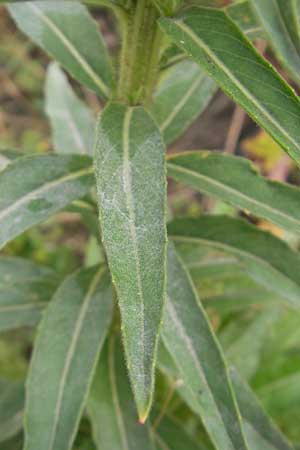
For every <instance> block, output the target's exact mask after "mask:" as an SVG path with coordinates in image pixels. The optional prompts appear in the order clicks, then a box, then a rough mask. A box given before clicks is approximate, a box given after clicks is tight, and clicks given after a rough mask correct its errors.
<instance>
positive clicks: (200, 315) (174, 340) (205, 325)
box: [162, 245, 248, 450]
mask: <svg viewBox="0 0 300 450" xmlns="http://www.w3.org/2000/svg"><path fill="white" fill-rule="evenodd" d="M167 271H168V272H167V273H168V276H167V280H168V285H167V286H168V287H167V304H166V308H165V313H164V320H163V328H162V339H163V342H164V345H165V346H166V348H167V349H168V351H169V353H170V354H171V355H172V357H173V359H174V361H175V362H176V365H177V367H178V368H179V369H180V373H181V376H182V380H183V383H184V385H185V386H186V389H187V390H188V391H189V393H190V395H191V396H192V397H193V402H194V403H195V405H197V410H198V411H199V412H200V416H201V420H202V423H203V425H204V426H205V428H206V430H207V432H208V434H209V436H210V438H211V440H212V442H213V443H214V445H215V447H216V449H218V450H227V449H228V450H229V449H230V450H232V449H237V450H242V449H245V450H246V449H247V448H248V447H247V445H246V442H245V439H244V436H243V430H242V424H241V421H240V416H239V411H238V409H237V406H236V402H235V399H234V396H233V392H232V388H231V384H230V380H229V375H228V373H227V368H226V363H225V360H224V356H223V354H222V351H221V348H220V346H219V344H218V342H217V339H216V337H215V335H214V332H213V330H212V328H211V326H210V324H209V321H208V318H207V316H206V314H205V311H204V309H203V307H202V305H201V303H200V301H199V299H198V297H197V294H196V291H195V289H194V288H193V285H192V281H191V279H190V277H189V275H188V273H187V272H186V271H185V269H184V268H183V265H182V263H181V261H180V260H179V259H178V256H177V255H176V251H175V249H174V247H173V246H172V245H170V246H169V250H168V259H167Z"/></svg>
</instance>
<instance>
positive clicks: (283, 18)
mask: <svg viewBox="0 0 300 450" xmlns="http://www.w3.org/2000/svg"><path fill="white" fill-rule="evenodd" d="M249 3H250V5H251V7H252V9H253V11H254V13H255V15H256V16H257V19H258V21H259V22H260V23H261V26H262V28H263V29H264V32H265V34H266V36H267V38H268V41H269V42H270V44H271V46H272V48H273V49H274V51H275V53H276V55H277V57H278V58H279V60H280V61H281V63H282V64H283V65H284V66H285V67H286V69H287V70H288V71H289V72H290V74H291V76H292V77H293V78H294V79H295V80H296V81H297V82H298V83H299V82H300V50H299V47H298V46H297V44H299V42H297V37H296V36H295V35H294V30H295V29H296V23H295V20H296V17H295V15H294V11H293V8H294V7H295V5H293V3H294V0H288V1H287V0H249ZM293 28H294V29H293Z"/></svg>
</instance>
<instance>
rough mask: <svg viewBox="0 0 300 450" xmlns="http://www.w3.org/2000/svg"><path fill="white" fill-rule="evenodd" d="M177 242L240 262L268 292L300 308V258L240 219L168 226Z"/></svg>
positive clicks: (213, 218)
mask: <svg viewBox="0 0 300 450" xmlns="http://www.w3.org/2000/svg"><path fill="white" fill-rule="evenodd" d="M169 235H170V236H171V237H172V238H173V239H174V240H175V241H176V242H186V243H190V244H194V245H196V244H199V245H201V246H202V245H203V246H208V247H210V248H214V249H217V250H220V251H223V252H226V253H229V254H232V255H234V256H236V257H238V258H239V260H240V262H241V264H242V265H243V266H244V268H245V269H246V270H247V272H248V273H249V274H250V275H251V276H252V277H253V278H254V279H255V280H256V281H257V282H259V283H261V284H262V285H263V286H265V287H266V288H267V289H268V290H270V291H273V292H275V293H276V294H279V295H280V296H282V298H283V299H286V300H289V301H290V302H291V304H293V305H294V306H296V307H299V299H300V277H299V273H300V255H299V253H296V252H295V251H293V250H292V249H291V248H290V247H288V245H287V244H286V243H285V242H283V241H281V240H280V239H278V238H276V237H275V236H273V235H272V234H270V233H267V232H264V231H261V230H259V229H258V228H257V227H255V226H254V225H252V224H250V223H248V222H246V221H245V220H241V219H234V218H232V217H226V216H202V217H201V218H199V219H177V220H175V221H174V222H172V223H171V224H170V225H169Z"/></svg>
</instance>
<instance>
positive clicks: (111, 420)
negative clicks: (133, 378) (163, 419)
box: [87, 336, 154, 450]
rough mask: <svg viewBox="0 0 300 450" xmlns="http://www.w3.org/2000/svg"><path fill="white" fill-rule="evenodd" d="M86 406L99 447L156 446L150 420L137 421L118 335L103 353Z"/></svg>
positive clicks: (150, 448)
mask: <svg viewBox="0 0 300 450" xmlns="http://www.w3.org/2000/svg"><path fill="white" fill-rule="evenodd" d="M87 408H88V414H89V417H90V420H91V425H92V431H93V438H94V442H95V444H96V447H97V450H106V449H108V448H111V449H114V450H137V449H143V450H154V443H153V435H152V433H151V431H150V427H149V424H146V425H143V426H141V424H139V422H138V416H137V411H136V405H135V402H134V398H133V395H132V391H131V388H130V383H129V379H128V374H127V370H126V366H125V364H124V359H123V354H122V343H121V341H120V340H119V339H118V338H116V337H115V336H111V337H110V338H109V340H108V342H107V343H106V345H105V347H104V348H103V351H102V353H101V357H100V361H99V364H98V368H97V371H96V374H95V377H94V381H93V384H92V387H91V392H90V396H89V400H88V405H87Z"/></svg>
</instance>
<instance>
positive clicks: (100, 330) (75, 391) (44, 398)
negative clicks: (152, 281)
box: [25, 267, 112, 450]
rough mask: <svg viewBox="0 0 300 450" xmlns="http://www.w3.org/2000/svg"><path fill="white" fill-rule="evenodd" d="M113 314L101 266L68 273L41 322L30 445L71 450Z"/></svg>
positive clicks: (31, 385) (29, 395)
mask: <svg viewBox="0 0 300 450" xmlns="http://www.w3.org/2000/svg"><path fill="white" fill-rule="evenodd" d="M111 315H112V293H111V285H110V280H109V275H108V273H107V272H106V269H105V268H103V267H101V268H100V269H99V267H97V268H92V269H87V270H82V271H80V272H76V273H75V274H73V275H71V276H70V277H68V278H67V279H66V280H65V281H64V282H63V283H62V285H61V286H60V288H59V289H58V290H57V292H56V294H55V295H54V298H53V300H52V301H51V303H50V305H49V307H48V309H47V310H46V313H45V316H44V318H43V320H42V322H41V324H40V327H39V333H38V337H37V340H36V343H35V347H34V353H33V358H32V362H31V367H30V371H29V376H28V381H27V391H26V410H25V438H26V439H25V449H26V450H44V449H45V450H57V449H64V450H69V449H71V447H72V443H73V440H74V438H75V435H76V431H77V428H78V424H79V420H80V417H81V414H82V412H83V407H84V404H85V401H86V397H87V394H88V391H89V387H90V384H91V382H92V378H93V375H94V371H95V368H96V364H97V360H98V356H99V353H100V350H101V348H102V345H103V342H104V340H105V337H106V333H107V330H108V326H109V324H110V321H111Z"/></svg>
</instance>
